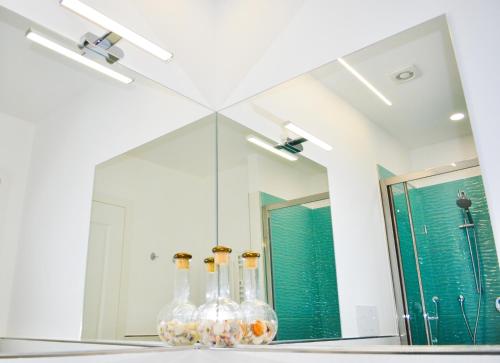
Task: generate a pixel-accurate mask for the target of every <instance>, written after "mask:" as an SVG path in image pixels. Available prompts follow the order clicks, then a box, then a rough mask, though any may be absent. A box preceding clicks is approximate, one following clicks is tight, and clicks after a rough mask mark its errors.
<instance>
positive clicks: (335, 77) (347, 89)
mask: <svg viewBox="0 0 500 363" xmlns="http://www.w3.org/2000/svg"><path fill="white" fill-rule="evenodd" d="M218 117H219V119H220V120H221V123H220V126H219V145H218V148H219V163H220V167H221V170H220V173H219V185H220V197H219V228H220V229H221V231H220V236H221V241H222V242H223V243H226V244H230V243H232V244H233V245H235V246H237V250H238V253H241V251H243V250H245V249H253V250H258V251H263V253H264V255H265V256H266V260H265V262H266V263H265V264H264V266H263V267H264V268H263V269H264V271H265V274H264V275H265V276H264V277H263V278H262V281H261V290H262V291H263V296H264V297H265V298H267V300H268V302H269V303H271V304H273V305H274V308H275V309H276V311H277V314H278V320H279V324H280V328H279V333H278V337H277V340H278V341H280V340H294V341H304V340H310V339H313V340H316V339H351V338H356V339H359V344H373V342H374V340H373V339H371V338H373V337H377V344H380V343H382V344H429V345H431V344H432V345H440V344H500V331H499V330H498V326H499V325H500V320H499V319H500V315H499V314H498V312H497V311H496V308H495V299H496V297H497V296H499V294H500V271H499V268H498V259H497V256H496V249H495V243H500V242H498V241H495V239H494V238H493V234H492V229H491V224H490V219H489V214H488V207H487V201H486V196H485V192H484V188H483V185H482V179H481V171H480V163H479V160H478V159H477V154H476V148H475V145H474V139H473V135H472V129H471V125H470V120H469V117H468V112H467V105H466V102H465V98H464V94H463V91H462V87H461V81H460V76H459V72H458V68H457V64H456V60H455V56H454V52H453V47H452V42H451V39H450V35H449V30H448V26H447V22H446V18H445V17H444V16H441V17H438V18H435V19H432V20H430V21H428V22H425V23H423V24H420V25H418V26H416V27H414V28H411V29H408V30H406V31H404V32H401V33H399V34H396V35H394V36H392V37H390V38H387V39H385V40H382V41H380V42H378V43H375V44H373V45H371V46H368V47H366V48H363V49H361V50H359V51H357V52H355V53H353V54H349V55H347V56H345V57H341V58H339V59H337V60H335V61H333V62H331V63H328V64H325V65H324V66H322V67H320V68H318V69H315V70H312V71H310V72H309V73H307V74H303V75H300V76H298V77H296V78H294V79H292V80H290V81H287V82H285V83H282V84H280V85H278V86H276V87H274V88H271V89H269V90H267V91H265V92H263V93H261V94H258V95H255V96H253V97H251V98H249V99H247V100H244V101H242V102H240V103H237V104H235V105H232V106H230V107H228V108H226V109H223V110H221V111H220V112H219V116H218ZM250 135H251V137H249V136H250ZM252 138H253V139H252ZM255 140H259V141H258V142H255ZM297 146H298V147H297ZM242 150H246V151H245V152H244V153H242ZM278 151H279V152H278ZM282 152H284V153H286V154H285V155H284V157H283V155H282V154H281V153H282ZM236 157H238V158H239V159H238V160H239V161H238V162H236V161H235V158H236ZM261 164H262V165H261ZM297 185H299V186H300V187H301V188H302V189H301V190H300V191H298V190H297V189H295V188H296V186H297ZM259 212H260V213H259ZM315 213H319V214H321V217H319V216H315ZM299 214H304V215H306V216H305V217H303V219H301V218H298V217H297V215H299ZM320 218H323V219H320ZM305 220H307V221H308V222H307V223H309V225H308V226H307V228H306V227H304V225H305V224H306V223H305V222H304V221H305ZM315 223H316V224H315ZM327 235H328V239H327V240H326V239H324V238H325V237H326V236H327ZM318 236H319V237H320V238H317V237H318ZM306 252H307V253H310V254H309V255H308V256H307V257H305V256H306ZM308 259H309V260H308ZM305 281H307V284H308V285H307V286H306V285H304V282H305ZM283 285H284V287H283ZM330 302H332V303H330ZM316 307H317V308H318V309H319V310H314V309H315V308H316ZM316 317H320V318H319V319H317V320H316Z"/></svg>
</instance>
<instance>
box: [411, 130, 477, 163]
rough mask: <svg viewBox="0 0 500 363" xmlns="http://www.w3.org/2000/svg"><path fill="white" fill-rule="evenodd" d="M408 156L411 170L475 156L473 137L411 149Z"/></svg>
mask: <svg viewBox="0 0 500 363" xmlns="http://www.w3.org/2000/svg"><path fill="white" fill-rule="evenodd" d="M410 158H411V168H412V170H413V171H419V170H424V169H427V168H432V167H436V166H443V165H448V164H451V163H453V162H455V161H462V160H468V159H473V158H477V151H476V146H475V145H474V139H473V138H472V135H470V136H464V137H460V138H456V139H452V140H448V141H445V142H440V143H438V144H432V145H427V146H424V147H421V148H418V149H412V150H411V151H410Z"/></svg>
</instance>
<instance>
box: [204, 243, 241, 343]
mask: <svg viewBox="0 0 500 363" xmlns="http://www.w3.org/2000/svg"><path fill="white" fill-rule="evenodd" d="M212 252H213V253H214V268H215V272H216V278H217V280H216V282H217V283H216V289H215V291H214V294H213V298H212V300H210V301H208V302H206V303H205V304H204V305H203V306H202V307H200V309H199V310H198V332H199V334H200V342H201V343H202V344H204V345H208V346H212V347H234V346H235V345H237V344H238V343H239V342H240V340H241V334H242V327H241V312H240V308H239V305H238V304H237V303H236V302H235V301H233V300H232V299H231V294H230V288H229V257H230V254H231V249H230V248H229V247H225V246H216V247H214V248H213V249H212Z"/></svg>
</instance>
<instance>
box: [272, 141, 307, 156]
mask: <svg viewBox="0 0 500 363" xmlns="http://www.w3.org/2000/svg"><path fill="white" fill-rule="evenodd" d="M306 141H307V139H306V138H303V137H299V138H298V139H291V138H289V137H287V138H286V140H284V141H283V142H282V143H281V144H279V145H276V146H275V147H276V149H278V150H286V151H288V152H289V153H291V154H298V153H300V152H302V151H303V150H304V145H302V144H303V143H304V142H306Z"/></svg>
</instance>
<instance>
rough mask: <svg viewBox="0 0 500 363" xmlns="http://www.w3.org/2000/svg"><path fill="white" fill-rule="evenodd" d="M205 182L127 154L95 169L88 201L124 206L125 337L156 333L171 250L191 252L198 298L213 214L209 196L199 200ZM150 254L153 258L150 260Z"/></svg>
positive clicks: (166, 294) (169, 279) (168, 286)
mask: <svg viewBox="0 0 500 363" xmlns="http://www.w3.org/2000/svg"><path fill="white" fill-rule="evenodd" d="M193 157H199V156H196V155H193ZM207 181H208V180H207V179H206V178H202V177H199V176H196V175H192V174H186V173H182V172H179V171H177V170H175V169H170V168H167V167H165V166H162V165H160V164H157V163H152V162H150V161H147V160H144V159H139V158H136V157H130V156H128V157H127V156H124V157H119V158H117V159H114V160H111V161H109V162H106V163H104V164H101V165H99V166H98V167H97V169H96V174H95V181H94V196H93V199H94V200H97V201H101V202H106V203H110V204H114V205H120V206H123V207H124V208H125V210H126V218H125V237H124V239H125V250H124V251H125V252H124V253H123V255H122V256H123V257H122V267H123V269H122V281H123V285H122V289H123V293H121V294H120V308H121V309H122V310H123V311H122V316H121V317H120V319H121V320H122V321H121V324H123V325H124V327H125V335H145V334H150V335H155V334H156V317H157V315H158V313H159V311H160V309H161V308H162V307H163V306H164V305H166V304H167V303H169V302H171V301H172V299H173V288H174V285H173V284H174V280H173V273H174V266H173V264H172V256H173V255H174V254H175V253H176V252H179V251H187V252H189V253H191V254H192V255H193V263H192V264H191V300H192V301H193V302H194V303H196V304H198V305H199V304H201V303H202V302H203V299H204V289H205V279H204V274H203V272H204V271H203V264H202V263H201V261H202V260H203V258H204V257H206V256H208V255H209V254H210V253H211V251H210V248H211V246H212V245H213V229H214V228H215V224H214V223H213V222H214V221H215V218H211V217H212V216H211V215H210V214H209V213H208V211H209V210H214V209H215V206H214V199H213V198H212V199H210V198H207V199H206V200H205V203H208V204H209V205H204V204H202V202H203V198H202V196H203V195H206V194H208V193H213V190H212V189H211V185H209V183H207ZM194 225H195V228H193V227H194ZM152 252H154V253H155V254H156V255H158V256H159V257H158V258H157V259H156V260H154V261H152V260H151V259H150V254H151V253H152ZM90 263H92V261H90ZM89 268H92V264H90V265H89ZM117 288H118V287H117ZM120 338H121V339H123V337H120Z"/></svg>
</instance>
